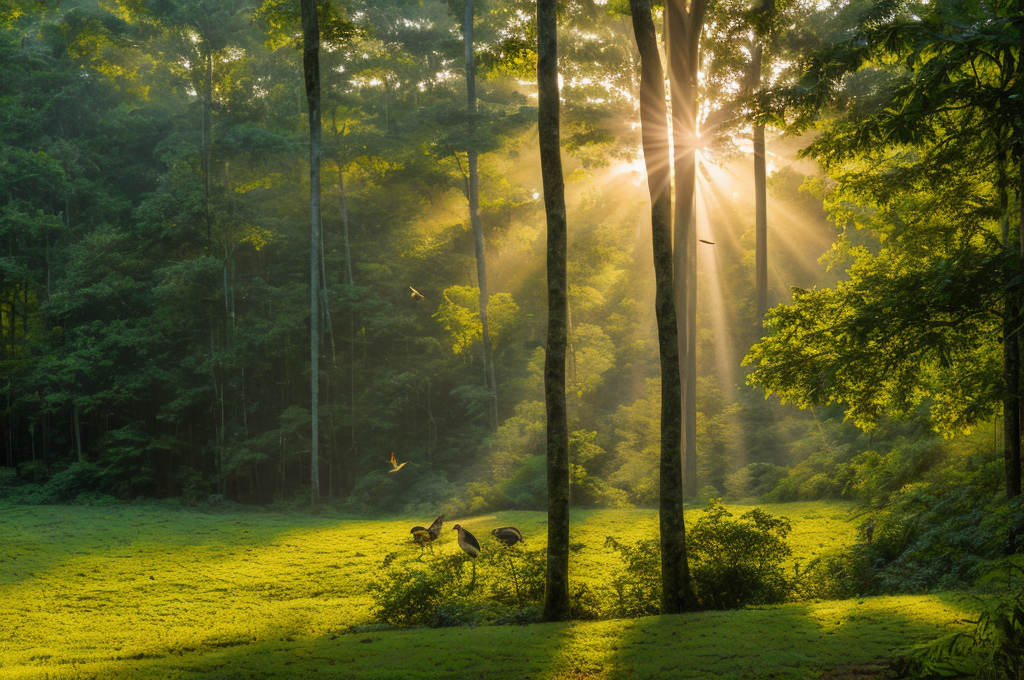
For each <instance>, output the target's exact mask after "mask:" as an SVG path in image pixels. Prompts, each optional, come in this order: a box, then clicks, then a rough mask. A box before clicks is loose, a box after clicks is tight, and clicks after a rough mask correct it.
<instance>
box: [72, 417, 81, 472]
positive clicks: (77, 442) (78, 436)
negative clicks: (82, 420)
mask: <svg viewBox="0 0 1024 680" xmlns="http://www.w3.org/2000/svg"><path fill="white" fill-rule="evenodd" d="M72 409H73V413H74V420H75V448H76V449H77V450H78V462H79V463H81V462H82V429H81V427H79V425H78V404H74V405H73V406H72Z"/></svg>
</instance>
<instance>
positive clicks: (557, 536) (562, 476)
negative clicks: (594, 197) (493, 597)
mask: <svg viewBox="0 0 1024 680" xmlns="http://www.w3.org/2000/svg"><path fill="white" fill-rule="evenodd" d="M555 1H556V0H537V109H538V120H537V132H538V137H539V140H540V169H541V176H542V180H543V185H544V212H545V214H546V215H547V227H548V242H547V273H548V337H547V349H546V352H545V356H544V402H545V405H546V411H547V474H548V561H547V579H546V587H545V589H544V613H543V618H544V620H545V621H563V620H565V619H568V618H569V424H568V420H567V417H566V410H565V346H566V309H567V305H568V297H567V272H566V253H567V249H568V231H567V227H566V213H565V182H564V178H563V177H562V156H561V144H560V142H559V129H558V126H559V99H558V96H559V95H558V34H557V31H558V20H557V14H556V11H555Z"/></svg>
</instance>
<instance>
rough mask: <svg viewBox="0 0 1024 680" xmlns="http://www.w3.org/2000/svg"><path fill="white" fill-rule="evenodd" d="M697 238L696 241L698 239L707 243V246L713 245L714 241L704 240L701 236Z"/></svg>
mask: <svg viewBox="0 0 1024 680" xmlns="http://www.w3.org/2000/svg"><path fill="white" fill-rule="evenodd" d="M697 240H698V241H700V242H701V243H707V244H708V245H709V246H713V245H715V242H714V241H705V240H704V239H702V238H699V239H697Z"/></svg>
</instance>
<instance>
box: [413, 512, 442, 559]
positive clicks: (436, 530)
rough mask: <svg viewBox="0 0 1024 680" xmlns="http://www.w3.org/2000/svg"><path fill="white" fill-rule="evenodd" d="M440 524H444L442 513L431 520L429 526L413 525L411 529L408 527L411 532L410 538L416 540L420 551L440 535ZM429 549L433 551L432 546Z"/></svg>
mask: <svg viewBox="0 0 1024 680" xmlns="http://www.w3.org/2000/svg"><path fill="white" fill-rule="evenodd" d="M442 524H444V515H441V516H440V517H438V518H437V519H435V520H434V521H433V522H431V524H430V526H429V527H427V528H423V527H413V528H412V529H409V533H410V534H412V540H414V541H415V542H416V545H418V546H419V547H420V550H421V551H422V550H423V548H425V547H427V546H429V545H430V544H431V543H433V542H434V541H436V540H437V537H438V536H440V535H441V525H442ZM430 550H431V552H433V550H434V548H433V547H431V548H430Z"/></svg>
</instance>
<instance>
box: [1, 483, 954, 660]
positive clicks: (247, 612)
mask: <svg viewBox="0 0 1024 680" xmlns="http://www.w3.org/2000/svg"><path fill="white" fill-rule="evenodd" d="M762 507H765V509H766V510H768V511H769V512H772V513H775V514H782V515H785V516H787V517H789V518H790V519H791V520H792V521H793V527H794V531H793V536H792V541H791V543H792V545H793V548H794V560H800V561H803V562H806V561H807V560H808V559H810V558H811V557H813V554H814V553H818V552H820V551H822V550H825V549H828V548H830V547H837V546H841V545H846V544H849V543H850V542H853V541H854V540H855V539H854V536H855V533H856V524H855V522H854V521H853V520H851V518H850V508H849V507H848V506H845V505H840V504H825V503H801V504H788V505H785V506H762ZM733 509H734V510H737V511H742V510H743V509H744V508H742V507H736V508H733ZM690 514H691V515H693V516H695V515H696V513H690ZM431 519H433V518H432V517H423V518H410V519H401V520H387V521H368V520H339V519H336V518H327V517H314V516H307V515H285V514H257V513H241V512H239V513H231V512H227V513H223V514H219V513H218V514H203V513H199V512H186V511H177V512H176V511H173V510H169V509H167V508H162V507H145V506H119V507H113V508H82V507H50V506H46V507H20V506H0V523H2V524H0V526H2V532H3V535H4V541H3V542H2V544H0V612H2V618H3V621H4V625H3V628H4V635H0V678H4V679H6V678H37V677H38V678H43V677H47V676H48V677H50V678H75V677H92V676H94V675H96V676H98V677H108V676H111V675H118V676H121V677H140V678H142V677H154V678H156V677H168V678H171V677H180V678H229V677H267V678H271V677H282V678H283V677H304V676H306V675H307V674H308V675H310V676H312V675H313V674H316V675H318V676H326V677H351V676H353V675H356V676H358V677H361V678H362V677H381V678H392V677H394V678H398V677H432V676H440V675H446V676H449V677H450V676H452V675H456V676H459V677H484V676H490V675H492V674H493V675H497V674H498V673H499V672H501V674H502V675H503V676H504V677H508V678H518V677H523V678H525V677H534V678H537V677H559V676H564V675H566V674H568V675H574V676H575V677H591V676H593V677H626V676H629V677H644V676H654V675H657V674H659V673H668V672H670V671H671V674H672V675H674V676H676V677H707V676H708V675H709V674H711V673H714V674H717V675H720V676H722V677H737V678H738V677H744V676H746V677H756V676H760V675H766V674H767V673H769V672H773V673H775V674H776V675H777V676H780V677H815V675H814V673H813V672H811V671H812V670H813V669H824V668H829V667H835V666H837V665H841V664H844V663H850V662H857V661H866V660H869V659H871V658H874V657H877V656H884V655H886V654H888V653H890V652H891V650H893V649H896V648H901V647H904V646H906V645H908V644H911V643H912V642H914V641H915V640H917V639H921V638H922V637H923V636H928V635H933V634H934V633H935V632H936V628H937V627H944V626H946V625H948V624H949V622H951V621H954V620H956V619H959V618H963V616H964V613H963V612H962V611H961V608H960V605H959V604H958V603H957V601H955V600H952V599H949V598H942V597H936V596H927V597H906V598H870V599H865V600H861V601H848V602H839V603H822V604H812V605H790V606H786V607H782V608H778V609H769V610H750V611H743V612H731V613H727V614H723V613H707V614H698V615H690V616H679V617H657V618H650V619H641V620H637V621H604V622H598V623H573V624H564V625H541V626H524V627H502V628H476V629H466V628H461V629H448V630H433V631H432V630H413V631H397V632H374V633H355V634H344V631H345V630H346V629H347V628H348V626H351V625H354V624H362V623H366V622H367V621H368V620H369V617H370V610H371V600H370V598H369V596H368V594H367V592H366V586H367V584H369V583H370V582H371V581H372V580H373V579H374V578H375V577H376V575H377V573H378V570H379V569H380V566H381V564H382V563H383V561H384V559H385V557H386V556H387V555H388V554H389V553H398V554H397V556H396V557H395V558H394V559H395V560H397V561H398V562H401V561H404V560H412V559H416V558H417V557H418V555H419V550H418V549H417V548H415V546H413V544H412V541H411V539H410V537H409V533H408V531H409V527H410V526H411V525H412V524H416V523H419V524H425V523H427V522H429V521H430V520H431ZM450 520H451V521H452V522H456V521H457V522H461V523H462V524H463V525H464V526H466V527H467V528H469V529H470V530H472V531H474V533H476V535H477V536H478V537H479V538H481V542H482V543H483V544H484V549H485V550H486V549H487V548H488V546H489V545H491V542H490V540H489V539H490V537H489V535H488V534H489V532H490V529H491V528H493V527H495V526H501V525H504V524H513V525H516V526H519V527H520V528H521V529H522V530H523V532H524V534H526V536H527V541H528V542H529V543H530V544H542V543H543V541H544V516H543V515H542V514H541V513H526V512H513V513H500V514H498V515H491V516H486V517H475V518H450ZM573 520H574V530H573V535H572V541H573V543H575V544H576V551H575V552H574V553H573V568H574V573H575V574H577V575H578V577H579V578H581V579H582V580H586V581H588V582H589V583H591V584H592V585H594V586H596V587H600V586H601V584H602V583H604V582H605V581H606V580H607V578H608V577H609V575H610V574H611V573H612V572H613V571H614V570H616V569H618V568H619V562H618V559H617V557H615V555H614V554H612V553H611V552H610V551H608V550H607V549H606V548H605V547H604V540H605V537H606V536H609V535H611V536H615V537H616V538H618V539H619V540H627V541H630V540H636V539H639V538H644V537H648V536H652V535H654V532H655V529H656V525H657V515H656V513H655V512H653V511H649V510H622V511H580V512H577V513H575V514H574V516H573ZM447 526H449V527H450V526H451V524H447ZM438 544H439V545H437V546H436V547H435V550H436V551H437V552H438V553H442V552H447V551H455V550H458V548H457V546H456V545H455V540H454V535H453V534H451V533H450V532H446V533H445V534H443V537H442V539H440V540H439V541H438ZM424 559H428V560H429V559H430V556H429V554H428V555H427V556H426V557H425V558H424ZM662 667H664V668H666V669H667V670H665V671H662V670H661V669H662ZM809 672H810V673H811V674H810V675H808V673H809Z"/></svg>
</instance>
